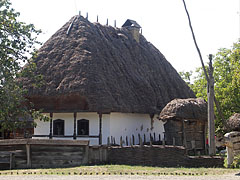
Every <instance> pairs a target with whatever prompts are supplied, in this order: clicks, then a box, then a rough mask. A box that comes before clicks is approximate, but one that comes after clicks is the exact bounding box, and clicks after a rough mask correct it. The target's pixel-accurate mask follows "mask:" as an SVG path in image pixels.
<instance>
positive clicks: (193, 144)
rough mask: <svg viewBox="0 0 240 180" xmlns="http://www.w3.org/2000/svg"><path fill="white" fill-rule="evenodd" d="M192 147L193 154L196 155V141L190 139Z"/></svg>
mask: <svg viewBox="0 0 240 180" xmlns="http://www.w3.org/2000/svg"><path fill="white" fill-rule="evenodd" d="M191 145H192V149H193V151H194V155H196V142H195V141H194V140H193V141H191Z"/></svg>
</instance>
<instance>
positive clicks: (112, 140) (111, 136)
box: [111, 136, 113, 144]
mask: <svg viewBox="0 0 240 180" xmlns="http://www.w3.org/2000/svg"><path fill="white" fill-rule="evenodd" d="M111 144H113V137H112V136H111Z"/></svg>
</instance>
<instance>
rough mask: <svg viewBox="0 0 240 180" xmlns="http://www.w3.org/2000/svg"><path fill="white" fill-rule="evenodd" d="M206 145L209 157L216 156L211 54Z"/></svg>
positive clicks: (210, 60)
mask: <svg viewBox="0 0 240 180" xmlns="http://www.w3.org/2000/svg"><path fill="white" fill-rule="evenodd" d="M207 95H208V143H209V155H210V156H213V155H216V145H215V123H214V78H213V67H212V54H209V81H208V93H207Z"/></svg>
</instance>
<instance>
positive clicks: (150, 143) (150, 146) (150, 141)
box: [150, 135, 153, 147]
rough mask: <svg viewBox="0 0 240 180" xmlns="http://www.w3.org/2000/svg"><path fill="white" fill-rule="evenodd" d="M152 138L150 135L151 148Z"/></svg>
mask: <svg viewBox="0 0 240 180" xmlns="http://www.w3.org/2000/svg"><path fill="white" fill-rule="evenodd" d="M152 139H153V138H152V136H151V135H150V147H152Z"/></svg>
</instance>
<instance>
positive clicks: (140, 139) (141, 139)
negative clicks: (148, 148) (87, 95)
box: [139, 136, 143, 147]
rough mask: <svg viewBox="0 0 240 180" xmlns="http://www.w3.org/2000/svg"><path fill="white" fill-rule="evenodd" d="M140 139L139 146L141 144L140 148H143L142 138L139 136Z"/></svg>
mask: <svg viewBox="0 0 240 180" xmlns="http://www.w3.org/2000/svg"><path fill="white" fill-rule="evenodd" d="M139 137H140V138H139V142H140V143H139V144H140V147H143V142H142V138H141V136H139Z"/></svg>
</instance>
